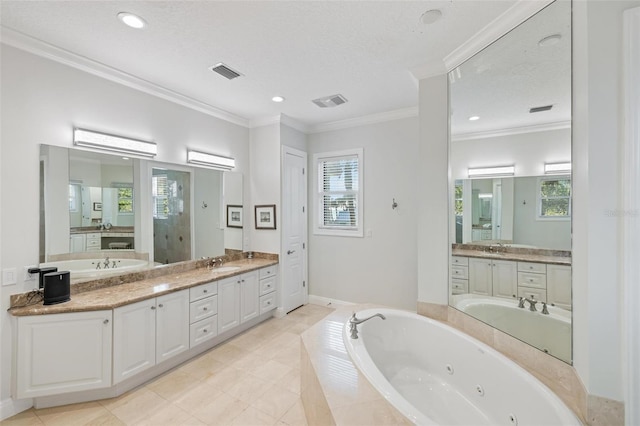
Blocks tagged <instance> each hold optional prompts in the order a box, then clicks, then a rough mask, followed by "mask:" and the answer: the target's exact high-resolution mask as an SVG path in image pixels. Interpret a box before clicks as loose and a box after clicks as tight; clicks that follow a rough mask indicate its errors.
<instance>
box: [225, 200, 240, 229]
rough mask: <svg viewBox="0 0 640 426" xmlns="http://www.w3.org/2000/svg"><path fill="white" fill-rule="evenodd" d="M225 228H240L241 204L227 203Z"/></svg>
mask: <svg viewBox="0 0 640 426" xmlns="http://www.w3.org/2000/svg"><path fill="white" fill-rule="evenodd" d="M227 228H242V206H234V205H231V204H227Z"/></svg>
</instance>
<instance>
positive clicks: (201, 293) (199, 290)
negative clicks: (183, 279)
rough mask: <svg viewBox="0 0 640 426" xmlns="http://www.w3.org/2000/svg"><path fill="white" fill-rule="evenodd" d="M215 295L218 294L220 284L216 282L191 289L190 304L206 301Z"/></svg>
mask: <svg viewBox="0 0 640 426" xmlns="http://www.w3.org/2000/svg"><path fill="white" fill-rule="evenodd" d="M214 294H218V283H217V282H216V281H212V282H210V283H206V284H202V285H199V286H197V287H191V288H190V289H189V302H195V301H196V300H200V299H204V298H205V297H209V296H213V295H214Z"/></svg>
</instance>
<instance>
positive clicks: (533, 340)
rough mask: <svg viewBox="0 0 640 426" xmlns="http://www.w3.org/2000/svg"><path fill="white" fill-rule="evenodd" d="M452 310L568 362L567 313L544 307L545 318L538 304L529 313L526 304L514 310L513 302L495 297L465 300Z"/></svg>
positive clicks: (514, 304)
mask: <svg viewBox="0 0 640 426" xmlns="http://www.w3.org/2000/svg"><path fill="white" fill-rule="evenodd" d="M455 307H456V309H459V310H461V311H462V312H464V313H467V314H469V315H471V316H473V317H474V318H476V319H478V320H480V321H482V322H485V323H487V324H489V325H491V326H492V327H495V328H497V329H498V330H501V331H504V332H505V333H507V334H509V335H511V336H513V337H515V338H516V339H520V340H522V341H524V342H527V343H528V344H530V345H532V346H535V347H536V348H538V349H540V350H542V351H544V352H546V353H548V354H550V355H553V356H555V357H556V358H560V359H561V360H563V361H565V362H571V312H569V311H566V310H564V309H560V308H556V307H554V306H548V310H549V315H543V314H542V313H541V312H540V311H542V303H541V302H538V303H537V304H536V309H537V312H531V311H530V310H529V303H525V307H524V308H518V301H517V300H516V299H513V300H506V299H500V298H496V297H474V298H465V299H462V300H460V301H458V302H457V303H456V304H455Z"/></svg>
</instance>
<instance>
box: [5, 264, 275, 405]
mask: <svg viewBox="0 0 640 426" xmlns="http://www.w3.org/2000/svg"><path fill="white" fill-rule="evenodd" d="M187 263H188V264H190V265H193V266H191V269H189V267H184V266H182V267H179V266H178V267H174V268H173V269H169V271H172V272H169V271H167V272H169V273H167V274H165V275H159V276H155V277H151V278H144V279H138V280H134V281H131V282H126V283H119V282H118V281H119V279H117V280H114V281H116V282H115V283H112V284H113V285H109V283H107V284H104V283H100V282H99V281H94V282H93V283H91V284H90V285H89V286H85V291H83V292H81V293H78V294H73V293H72V297H71V301H69V302H66V303H61V304H57V305H48V306H45V305H43V304H42V302H40V303H37V304H31V305H26V306H20V307H17V306H16V307H13V308H11V309H10V310H9V312H10V313H11V314H12V315H13V319H14V321H13V326H14V330H15V333H14V348H15V350H14V354H13V394H14V397H15V398H17V399H22V398H35V400H34V405H35V406H36V407H37V408H41V407H48V406H56V405H63V404H69V403H76V402H83V401H89V400H95V399H102V398H110V397H115V396H118V395H120V394H122V393H124V392H126V391H127V390H129V389H132V388H134V387H136V386H139V385H140V384H142V383H144V382H146V381H148V380H150V379H152V378H153V377H155V376H157V375H159V374H161V373H163V372H165V371H167V370H169V369H171V368H173V367H175V366H177V365H179V364H181V363H183V362H184V361H186V360H188V359H190V358H192V357H194V356H196V355H198V354H200V353H202V352H204V351H206V350H208V349H210V348H212V347H213V346H215V345H217V344H219V343H221V342H223V341H225V340H227V339H229V338H230V337H232V336H234V335H236V334H238V333H240V332H242V331H244V330H246V329H248V328H250V327H252V326H254V325H256V324H258V323H260V322H262V321H264V320H266V319H268V318H270V317H271V316H272V315H273V310H274V309H275V308H276V305H277V303H276V298H277V292H276V280H277V273H278V265H277V264H278V262H277V260H272V259H263V258H254V259H243V260H237V261H232V262H228V263H226V264H225V266H224V267H221V268H215V267H214V268H211V269H209V268H207V267H199V268H196V269H193V268H194V267H195V264H196V263H198V264H199V265H200V264H202V263H203V262H202V261H199V262H195V261H194V262H187ZM200 266H201V265H200ZM135 275H136V276H137V277H139V278H141V277H142V276H143V275H142V274H141V273H136V274H135ZM155 275H157V274H155ZM103 281H104V280H103ZM106 281H108V280H106ZM91 285H93V286H94V288H96V287H101V288H97V289H91V288H90V287H91ZM87 287H89V288H87ZM25 297H26V296H25ZM15 304H16V305H18V303H15Z"/></svg>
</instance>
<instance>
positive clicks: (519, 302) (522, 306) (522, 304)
mask: <svg viewBox="0 0 640 426" xmlns="http://www.w3.org/2000/svg"><path fill="white" fill-rule="evenodd" d="M518 308H524V297H521V298H520V300H519V301H518Z"/></svg>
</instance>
